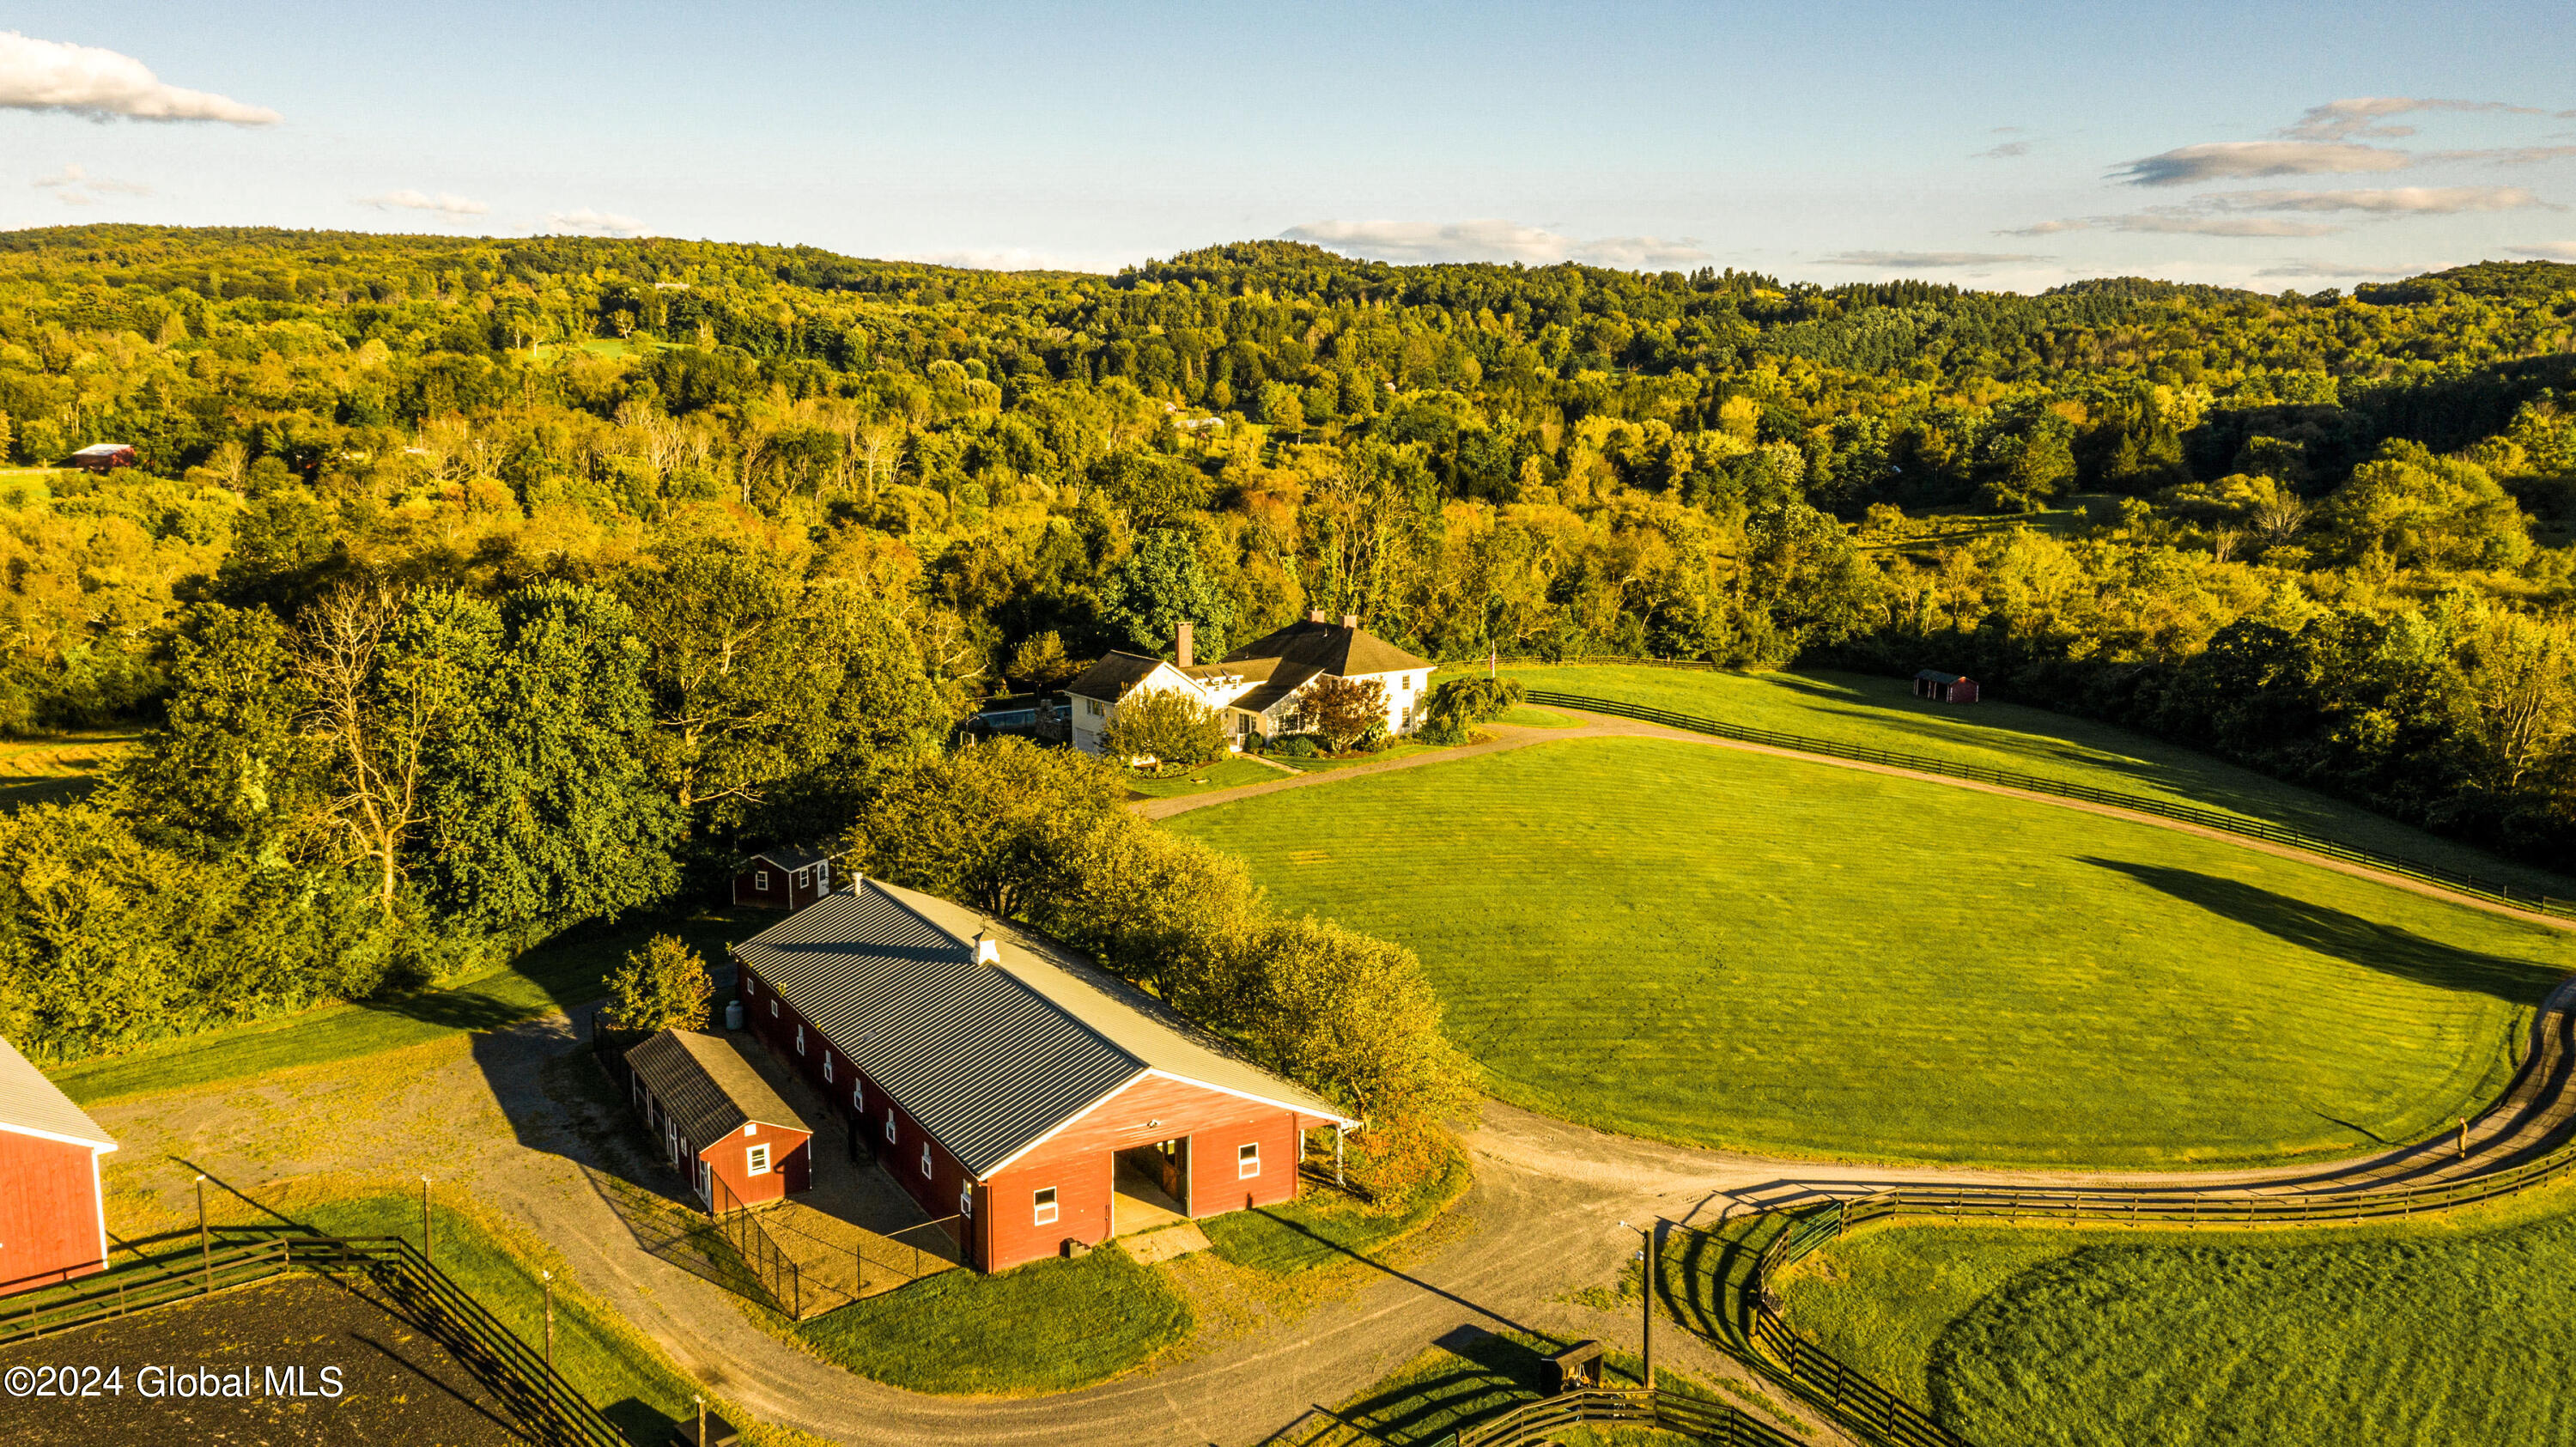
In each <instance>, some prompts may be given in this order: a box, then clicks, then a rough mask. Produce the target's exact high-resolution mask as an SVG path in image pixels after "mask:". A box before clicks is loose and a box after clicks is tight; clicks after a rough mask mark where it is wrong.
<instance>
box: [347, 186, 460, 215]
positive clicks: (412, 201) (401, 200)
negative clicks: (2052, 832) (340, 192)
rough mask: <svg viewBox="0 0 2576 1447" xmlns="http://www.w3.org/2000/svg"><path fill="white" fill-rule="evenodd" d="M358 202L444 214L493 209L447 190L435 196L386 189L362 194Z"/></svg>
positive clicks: (389, 208)
mask: <svg viewBox="0 0 2576 1447" xmlns="http://www.w3.org/2000/svg"><path fill="white" fill-rule="evenodd" d="M358 204H359V205H361V206H373V207H375V208H376V209H377V210H379V211H392V210H396V209H400V210H404V211H435V212H437V213H439V214H440V215H442V216H481V215H483V214H484V213H486V212H488V211H490V210H491V209H492V207H491V206H490V204H489V203H487V202H482V201H470V200H467V199H466V198H465V197H463V196H452V195H450V194H448V193H447V192H445V191H441V192H439V193H438V194H437V195H435V196H427V195H423V194H422V193H420V192H418V191H412V190H402V191H384V192H380V193H378V194H376V195H373V196H361V197H359V198H358Z"/></svg>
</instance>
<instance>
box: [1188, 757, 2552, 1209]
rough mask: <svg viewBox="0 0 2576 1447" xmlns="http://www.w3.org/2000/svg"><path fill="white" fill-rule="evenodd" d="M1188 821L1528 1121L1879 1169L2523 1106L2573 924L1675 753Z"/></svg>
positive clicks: (2119, 826) (1928, 789)
mask: <svg viewBox="0 0 2576 1447" xmlns="http://www.w3.org/2000/svg"><path fill="white" fill-rule="evenodd" d="M1170 824H1171V827H1174V828H1178V829H1180V830H1182V831H1183V832H1185V833H1188V834H1191V835H1194V836H1196V837H1198V838H1201V839H1204V840H1206V841H1207V842H1209V843H1210V844H1212V845H1215V846H1217V847H1219V848H1221V849H1225V850H1227V851H1229V852H1231V853H1234V854H1237V855H1239V856H1241V857H1242V858H1244V859H1245V860H1247V861H1248V862H1249V863H1250V865H1251V867H1252V870H1253V873H1254V875H1255V876H1256V877H1257V878H1258V879H1259V880H1260V881H1261V882H1262V883H1263V884H1265V885H1266V886H1268V887H1269V889H1270V890H1271V891H1272V893H1273V894H1274V896H1275V897H1276V899H1277V900H1278V901H1279V902H1280V903H1281V904H1283V905H1284V906H1286V907H1288V908H1290V909H1294V910H1306V911H1311V912H1314V913H1316V914H1319V915H1325V916H1329V917H1331V918H1334V919H1338V920H1340V921H1342V922H1344V923H1346V924H1349V925H1351V926H1353V927H1354V928H1357V929H1360V930H1364V931H1366V932H1368V933H1371V934H1374V935H1378V936H1381V937H1384V938H1388V939H1393V940H1398V941H1401V942H1402V943H1404V944H1406V945H1409V946H1411V947H1412V948H1414V949H1415V950H1417V951H1418V952H1420V954H1421V956H1422V958H1423V962H1424V965H1425V966H1426V968H1427V969H1428V971H1429V973H1430V976H1431V979H1432V981H1433V983H1434V985H1435V987H1436V988H1437V989H1438V990H1439V992H1440V994H1441V995H1442V997H1443V999H1444V1001H1445V1002H1446V1004H1447V1006H1448V1012H1449V1013H1448V1025H1449V1032H1450V1035H1451V1037H1452V1038H1453V1039H1455V1040H1456V1041H1458V1042H1459V1044H1460V1045H1461V1046H1462V1047H1463V1048H1465V1049H1466V1050H1467V1051H1468V1052H1469V1053H1471V1054H1472V1055H1474V1056H1475V1057H1476V1058H1477V1059H1478V1060H1479V1061H1481V1062H1483V1064H1484V1065H1485V1067H1486V1068H1487V1070H1488V1072H1489V1080H1488V1088H1489V1089H1491V1090H1492V1091H1493V1093H1495V1094H1496V1095H1498V1096H1500V1097H1501V1098H1503V1099H1505V1100H1507V1101H1510V1102H1513V1103H1515V1104H1518V1105H1523V1106H1526V1107H1529V1108H1531V1109H1535V1110H1540V1111H1544V1112H1546V1113H1549V1114H1552V1115H1557V1116H1561V1117H1564V1118H1568V1119H1572V1120H1577V1121H1583V1122H1587V1123H1590V1124H1594V1125H1598V1126H1601V1127H1604V1128H1607V1129H1612V1130H1618V1131H1624V1132H1630V1133H1635V1134H1641V1135H1648V1136H1655V1137H1661V1138H1665V1139H1670V1140H1677V1141H1684V1142H1692V1143H1700V1144H1708V1145H1721V1146H1736V1147H1743V1148H1748V1149H1757V1150H1763V1151H1772V1152H1781V1153H1824V1154H1830V1155H1836V1156H1845V1157H1855V1158H1863V1159H1912V1160H1934V1161H1977V1162H1987V1163H1997V1164H2005V1163H2013V1164H2030V1165H2052V1166H2054V1165H2078V1164H2081V1165H2099V1166H2110V1167H2139V1168H2150V1169H2153V1168H2190V1167H2204V1166H2216V1165H2227V1164H2239V1163H2256V1162H2271V1161H2286V1160H2296V1159H2302V1158H2311V1159H2312V1158H2318V1157H2328V1158H2333V1157H2341V1156H2347V1155H2353V1154H2358V1153H2361V1152H2363V1151H2366V1150H2369V1149H2372V1148H2375V1147H2376V1146H2378V1145H2380V1144H2381V1143H2383V1142H2390V1141H2401V1140H2406V1139H2409V1138H2414V1137H2419V1136H2422V1135H2425V1134H2427V1133H2429V1132H2431V1131H2432V1130H2434V1129H2437V1128H2438V1127H2440V1126H2443V1125H2446V1124H2448V1123H2449V1122H2450V1121H2451V1119H2452V1118H2453V1117H2454V1116H2455V1115H2458V1114H2461V1113H2464V1112H2470V1111H2473V1110H2474V1109H2476V1107H2477V1106H2478V1105H2480V1104H2481V1103H2483V1102H2484V1101H2486V1100H2487V1099H2489V1098H2490V1097H2492V1096H2493V1095H2495V1094H2496V1093H2497V1092H2498V1091H2500V1090H2501V1089H2502V1088H2503V1086H2504V1084H2505V1082H2506V1080H2507V1079H2508V1078H2509V1076H2510V1073H2511V1067H2512V1062H2513V1052H2514V1051H2515V1049H2517V1048H2518V1046H2519V1037H2520V1035H2521V1033H2522V1030H2523V1028H2524V1026H2525V1024H2526V1022H2527V1020H2528V1016H2529V1010H2530V1007H2531V1006H2532V1005H2533V1004H2535V1003H2536V1002H2537V1001H2538V1000H2540V999H2541V998H2542V996H2543V995H2545V994H2546V992H2547V991H2548V990H2549V988H2550V987H2551V986H2552V985H2553V984H2554V983H2555V982H2556V980H2557V979H2558V978H2559V977H2560V976H2562V975H2563V974H2564V973H2565V972H2566V971H2567V970H2568V969H2569V968H2570V967H2571V965H2576V948H2571V944H2570V941H2569V938H2568V937H2567V936H2565V935H2563V934H2561V933H2560V932H2558V931H2554V930H2550V929H2547V928H2544V927H2542V926H2539V925H2534V924H2530V923H2527V922H2523V921H2518V920H2513V919H2509V918H2505V917H2501V916H2497V915H2492V914H2487V913H2484V912H2480V911H2476V910H2472V909H2469V908H2466V907H2463V906H2458V905H2453V904H2449V903H2446V902H2442V901H2439V900H2434V899H2429V898H2426V897H2424V896H2421V895H2417V894H2411V893H2408V892H2405V891H2401V890H2398V889H2395V888H2391V887H2388V886H2384V885H2381V884H2378V883H2374V882H2372V881H2368V880H2363V879H2357V878H2354V877H2352V876H2349V875H2344V874H2338V873H2335V872H2333V871H2330V870H2326V869H2322V868H2318V867H2315V866H2312V865H2309V864H2305V863H2301V862H2298V861H2295V860H2290V859H2284V858H2280V857H2276V856H2272V855H2268V854H2263V853H2259V852H2256V851H2253V850H2249V849H2244V848H2239V847H2236V846H2233V845H2230V844H2224V843H2220V842H2218V841H2215V840H2210V839H2204V838H2200V837H2197V836H2193V835H2188V834H2181V833H2177V832H2174V831H2172V830H2166V829H2158V828H2154V827H2150V826H2147V825H2143V824H2132V823H2128V822H2124V821H2121V820H2116V819H2109V818H2105V817H2102V816H2100V815H2095V814H2088V813H2083V812H2079V811H2076V810H2071V809H2063V808H2058V807H2055V806H2051V805H2046V804H2040V803H2036V802H2032V801H2026V800H2019V799H2013V798H2009V797H2004V796H1999V795H1993V794H1984V793H1979V792H1976V791H1973V790H1967V789H1959V788H1952V787H1948V786H1944V785H1940V784H1933V783H1928V782H1922V781H1916V780H1908V779H1902V778H1894V777H1889V776H1886V775H1879V774H1870V773H1864V772H1860V771H1856V770H1851V769H1841V768H1835V767H1831V766H1828V765H1823V764H1809V763H1804V762H1800V761H1796V760H1790V759H1783V758H1779V757H1775V756H1770V755H1763V754H1754V753H1748V752H1745V751H1742V750H1737V749H1727V748H1719V747H1713V746H1709V745H1702V744H1691V743H1682V742H1675V741H1666V740H1659V739H1641V738H1609V739H1575V740H1566V741H1563V742H1553V743H1546V744H1540V745H1536V746H1533V747H1530V748H1525V749H1520V750H1517V751H1510V752H1504V753H1496V754H1489V755H1485V756H1481V757H1476V758H1468V759H1461V760H1457V761H1454V762H1449V763H1443V764H1439V765H1436V766H1430V767H1424V768H1418V769H1410V770H1401V771H1397V772H1393V773H1388V774H1382V775H1377V776H1373V777H1368V778H1359V779H1352V780H1349V781H1347V782H1339V783H1334V784H1330V785H1324V786H1318V787H1314V788H1308V789H1299V790H1291V791H1287V792H1283V793H1278V794H1273V795H1268V796H1265V797H1261V798H1255V799H1249V800H1244V801H1241V802H1238V803H1234V804H1228V805H1218V806H1215V807H1212V808H1209V809H1204V810H1200V811H1198V812H1194V813H1190V814H1186V815H1182V816H1179V817H1177V818H1175V819H1173V820H1171V821H1170Z"/></svg>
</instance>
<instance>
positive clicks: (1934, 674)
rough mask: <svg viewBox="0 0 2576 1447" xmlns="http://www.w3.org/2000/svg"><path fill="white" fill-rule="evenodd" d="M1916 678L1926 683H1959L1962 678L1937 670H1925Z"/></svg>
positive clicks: (1916, 675)
mask: <svg viewBox="0 0 2576 1447" xmlns="http://www.w3.org/2000/svg"><path fill="white" fill-rule="evenodd" d="M1914 676H1915V677H1916V678H1917V679H1920V680H1922V681H1923V682H1925V683H1957V682H1959V681H1960V678H1961V675H1959V674H1956V673H1943V672H1941V671H1940V670H1939V669H1937V668H1926V669H1923V670H1921V671H1920V672H1918V673H1916V674H1915V675H1914Z"/></svg>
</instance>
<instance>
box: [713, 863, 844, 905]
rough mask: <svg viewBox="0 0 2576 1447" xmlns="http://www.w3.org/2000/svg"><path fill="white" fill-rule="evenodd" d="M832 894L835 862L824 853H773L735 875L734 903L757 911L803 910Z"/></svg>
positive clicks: (743, 866)
mask: <svg viewBox="0 0 2576 1447" xmlns="http://www.w3.org/2000/svg"><path fill="white" fill-rule="evenodd" d="M831 892H832V860H831V857H830V856H828V855H826V854H825V853H824V852H823V851H822V850H820V849H804V848H794V849H772V850H769V851H767V852H765V853H761V854H755V855H753V856H751V857H750V858H749V859H746V860H744V861H743V862H742V867H741V868H739V869H737V870H735V871H734V875H733V902H734V903H735V904H737V905H746V906H749V907H750V908H753V909H790V910H793V909H803V908H804V907H805V906H807V905H809V904H812V903H813V902H814V901H816V900H818V899H821V898H822V897H823V896H825V895H827V894H830V893H831Z"/></svg>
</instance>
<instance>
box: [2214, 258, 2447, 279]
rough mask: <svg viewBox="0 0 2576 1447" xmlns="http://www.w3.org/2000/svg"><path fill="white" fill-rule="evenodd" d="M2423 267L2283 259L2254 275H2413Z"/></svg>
mask: <svg viewBox="0 0 2576 1447" xmlns="http://www.w3.org/2000/svg"><path fill="white" fill-rule="evenodd" d="M2422 270H2424V268H2422V267H2416V266H2354V265H2350V264H2347V263H2345V262H2340V261H2285V262H2282V263H2281V264H2279V265H2278V266H2267V267H2264V268H2263V269H2262V270H2260V271H2257V272H2255V273H2254V274H2255V275H2256V276H2283V277H2329V276H2413V275H2415V274H2416V273H2417V272H2418V271H2422Z"/></svg>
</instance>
